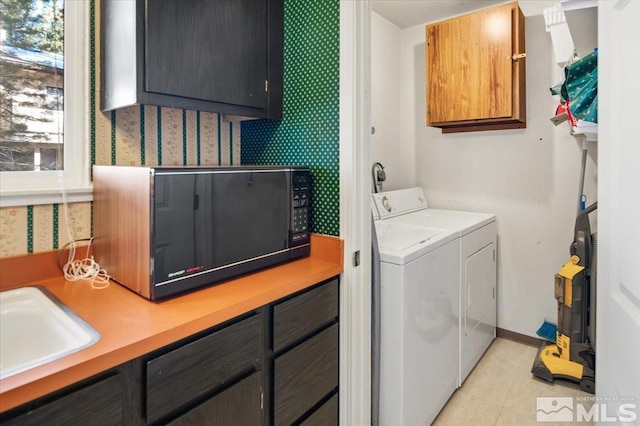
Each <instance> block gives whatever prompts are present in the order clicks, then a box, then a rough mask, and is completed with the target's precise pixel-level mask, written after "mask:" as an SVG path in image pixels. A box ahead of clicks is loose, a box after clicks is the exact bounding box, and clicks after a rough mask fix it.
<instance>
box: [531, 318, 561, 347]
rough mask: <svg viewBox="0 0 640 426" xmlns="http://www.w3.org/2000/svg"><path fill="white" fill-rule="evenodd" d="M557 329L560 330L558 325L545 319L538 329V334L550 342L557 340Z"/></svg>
mask: <svg viewBox="0 0 640 426" xmlns="http://www.w3.org/2000/svg"><path fill="white" fill-rule="evenodd" d="M557 331H558V326H557V325H555V324H553V323H551V322H549V321H547V320H545V321H544V322H543V323H542V325H541V326H540V328H539V329H538V331H536V334H537V335H538V336H540V337H542V338H543V339H547V340H548V341H550V342H555V341H556V332H557Z"/></svg>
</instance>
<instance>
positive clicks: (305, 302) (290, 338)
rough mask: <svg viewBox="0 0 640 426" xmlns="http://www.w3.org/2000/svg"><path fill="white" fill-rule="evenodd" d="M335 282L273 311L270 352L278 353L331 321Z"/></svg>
mask: <svg viewBox="0 0 640 426" xmlns="http://www.w3.org/2000/svg"><path fill="white" fill-rule="evenodd" d="M337 316H338V279H337V278H336V279H334V280H332V281H330V282H328V283H326V284H324V285H322V286H320V287H317V288H315V289H313V290H310V291H307V292H306V293H303V294H301V295H300V296H296V297H294V298H293V299H289V300H287V301H286V302H282V303H280V304H278V305H276V306H275V307H274V308H273V350H274V352H278V351H280V350H282V349H284V348H285V347H287V346H289V345H291V344H292V343H294V342H296V341H297V340H300V339H302V338H304V337H305V336H307V335H309V334H310V333H312V332H314V331H315V330H318V329H319V328H321V327H322V326H323V325H326V324H328V323H330V322H332V321H334V320H335V318H336V317H337Z"/></svg>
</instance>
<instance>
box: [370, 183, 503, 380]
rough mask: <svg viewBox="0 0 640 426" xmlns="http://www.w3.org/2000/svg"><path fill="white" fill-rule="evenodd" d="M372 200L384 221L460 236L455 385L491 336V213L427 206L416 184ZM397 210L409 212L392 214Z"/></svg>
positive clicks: (493, 333)
mask: <svg viewBox="0 0 640 426" xmlns="http://www.w3.org/2000/svg"><path fill="white" fill-rule="evenodd" d="M373 199H374V204H375V206H376V210H377V211H378V212H379V214H380V215H381V216H382V215H385V214H386V215H388V216H390V217H391V218H390V219H389V221H387V222H388V223H393V224H399V225H400V224H403V225H410V226H423V227H427V228H438V229H443V230H446V231H448V232H454V233H455V234H456V235H457V236H458V238H459V241H460V253H459V257H458V265H459V266H458V268H459V281H458V283H459V295H460V300H459V302H460V305H459V312H460V324H459V331H460V335H459V356H458V358H459V366H458V370H459V377H458V386H461V385H462V383H463V382H464V380H465V379H466V378H467V376H468V375H469V373H470V372H471V370H473V367H475V365H476V364H477V363H478V361H479V360H480V358H481V357H482V355H483V354H484V352H485V351H486V350H487V348H488V347H489V345H490V344H491V342H492V341H493V339H495V336H496V307H497V304H496V284H497V277H496V273H497V269H496V249H497V226H496V217H495V215H493V214H486V213H471V212H460V211H452V210H440V209H431V208H429V207H428V205H427V201H426V198H425V197H424V194H423V192H422V189H421V188H410V189H404V190H399V191H389V192H384V193H377V194H374V196H373ZM397 211H411V212H412V213H411V214H404V215H395V213H396V212H397ZM384 212H386V213H384Z"/></svg>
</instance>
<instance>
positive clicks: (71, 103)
mask: <svg viewBox="0 0 640 426" xmlns="http://www.w3.org/2000/svg"><path fill="white" fill-rule="evenodd" d="M64 7H65V22H64V62H65V65H64V170H58V171H37V172H36V171H24V172H0V207H14V206H27V205H37V204H55V203H61V202H63V198H64V197H63V195H66V199H67V201H69V202H81V201H91V199H92V195H93V189H92V185H91V182H90V175H89V145H90V140H89V123H90V116H89V115H90V112H89V99H90V96H89V78H90V76H89V2H88V1H69V0H65V5H64ZM63 192H64V194H63Z"/></svg>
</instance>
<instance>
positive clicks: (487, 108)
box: [425, 3, 526, 133]
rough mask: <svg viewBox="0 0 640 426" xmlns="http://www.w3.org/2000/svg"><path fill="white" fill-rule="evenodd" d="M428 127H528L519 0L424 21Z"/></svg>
mask: <svg viewBox="0 0 640 426" xmlns="http://www.w3.org/2000/svg"><path fill="white" fill-rule="evenodd" d="M425 32H426V61H427V67H426V69H427V75H426V79H427V126H432V127H439V128H442V131H443V133H453V132H465V131H478V130H497V129H517V128H524V127H526V84H525V57H524V54H525V28H524V15H523V14H522V11H521V10H520V8H519V7H518V4H517V3H509V4H504V5H501V6H497V7H493V8H489V9H483V10H480V11H477V12H474V13H470V14H467V15H463V16H460V17H456V18H452V19H448V20H446V21H442V22H437V23H434V24H430V25H427V26H426V30H425Z"/></svg>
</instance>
